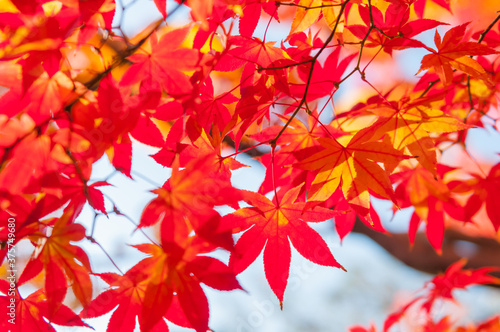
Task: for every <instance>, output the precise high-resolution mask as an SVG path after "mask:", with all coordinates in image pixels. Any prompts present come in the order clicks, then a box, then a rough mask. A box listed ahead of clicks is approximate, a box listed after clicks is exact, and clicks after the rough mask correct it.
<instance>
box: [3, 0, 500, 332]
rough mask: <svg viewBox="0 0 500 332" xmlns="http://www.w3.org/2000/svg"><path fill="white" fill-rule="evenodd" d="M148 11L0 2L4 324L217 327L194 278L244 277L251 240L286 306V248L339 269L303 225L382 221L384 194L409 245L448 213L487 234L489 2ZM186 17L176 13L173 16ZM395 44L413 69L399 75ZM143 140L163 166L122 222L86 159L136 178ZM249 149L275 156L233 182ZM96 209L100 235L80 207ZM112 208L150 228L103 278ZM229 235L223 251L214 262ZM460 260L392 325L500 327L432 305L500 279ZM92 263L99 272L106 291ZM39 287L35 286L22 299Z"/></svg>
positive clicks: (331, 2) (496, 168)
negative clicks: (255, 179)
mask: <svg viewBox="0 0 500 332" xmlns="http://www.w3.org/2000/svg"><path fill="white" fill-rule="evenodd" d="M154 4H155V5H156V7H157V10H158V12H157V13H155V14H156V15H157V16H156V17H158V18H159V19H158V20H157V21H154V19H152V21H151V22H150V24H149V26H147V27H146V28H145V29H144V30H143V31H140V32H139V33H138V34H137V35H134V36H129V35H127V34H125V33H124V32H123V29H122V28H124V26H125V24H126V21H125V20H124V18H123V15H121V17H118V14H117V9H119V10H120V11H121V12H124V11H126V9H127V8H126V7H127V6H126V4H122V3H121V2H120V1H116V3H115V1H114V0H87V1H83V0H59V1H45V0H29V1H26V0H3V1H0V158H1V161H0V206H1V211H0V216H1V217H0V220H1V221H0V241H1V244H2V247H1V248H2V250H1V251H0V255H1V260H2V262H3V264H4V265H3V266H4V268H5V269H3V270H2V273H3V275H4V276H6V277H7V276H9V275H10V272H9V267H11V269H10V270H12V267H13V266H14V263H16V264H20V262H21V260H20V258H21V257H17V258H13V257H14V256H12V254H13V253H14V252H16V249H15V248H17V244H18V243H19V242H21V241H24V242H28V241H30V243H31V247H30V248H31V255H29V256H28V257H25V261H24V263H23V264H22V266H21V265H19V266H17V271H16V273H14V275H15V278H12V279H5V280H1V282H0V291H1V292H2V293H3V294H4V295H2V296H1V297H0V303H1V305H2V308H6V307H7V306H8V305H9V304H10V303H11V302H12V303H15V308H16V309H15V312H16V317H15V324H12V322H9V319H11V317H9V316H6V315H3V316H2V317H1V318H0V322H1V323H0V324H1V325H0V326H1V327H2V330H7V329H10V330H12V331H53V327H52V325H53V324H56V325H63V326H87V327H90V326H89V325H87V323H86V321H85V319H87V318H93V317H98V316H101V315H104V314H106V313H109V312H111V311H113V310H114V312H113V314H112V315H111V319H110V321H109V325H108V329H107V331H110V332H114V331H120V332H122V331H133V330H134V327H135V325H136V319H137V320H138V323H139V326H140V330H141V331H143V332H147V331H167V330H168V327H167V323H166V321H169V322H171V323H173V324H176V325H179V326H183V327H187V328H192V329H194V330H195V331H197V332H202V331H207V330H208V329H209V304H208V301H207V297H206V295H205V292H204V290H203V288H202V287H201V284H204V285H207V286H209V287H211V288H214V289H216V290H221V291H230V290H235V289H241V286H240V284H239V282H238V280H237V275H238V274H239V273H241V272H242V271H244V270H246V269H247V268H248V266H249V265H250V264H252V263H253V262H254V261H255V260H256V258H257V257H258V256H259V255H260V254H261V253H263V261H264V271H265V277H266V279H267V282H268V284H269V287H270V288H271V289H272V291H273V292H274V293H275V295H276V298H277V300H276V303H277V304H279V305H281V306H282V307H283V304H284V303H285V304H286V298H285V296H284V295H285V293H286V286H287V280H288V276H289V270H290V261H291V247H292V246H293V248H295V249H296V250H297V251H298V253H299V254H300V255H302V256H303V257H305V258H306V259H308V260H310V261H312V262H314V263H316V264H320V265H324V266H330V267H332V268H336V269H343V270H344V267H343V266H346V265H347V264H348V262H337V260H336V259H335V252H333V253H332V252H331V251H330V249H329V248H328V246H327V244H326V242H325V240H324V239H323V237H322V236H321V235H320V234H319V233H318V232H316V231H315V230H314V229H313V228H311V227H310V225H309V223H319V222H323V221H327V220H330V219H332V218H334V221H335V227H336V230H337V232H338V234H339V236H340V237H341V238H344V237H345V236H347V235H348V234H349V233H350V232H351V230H352V228H353V226H354V223H355V222H356V220H358V221H357V222H363V223H364V224H365V225H366V226H368V227H370V228H371V229H372V230H373V231H374V232H387V231H386V230H385V228H384V226H383V224H382V222H381V220H380V219H381V218H380V216H379V215H378V213H377V211H376V209H375V208H374V207H373V205H372V201H373V198H374V197H375V198H377V199H382V200H386V201H388V202H390V203H391V204H392V206H393V211H394V212H396V211H398V210H401V209H406V208H409V209H411V211H412V215H411V219H410V221H409V228H408V236H409V239H410V240H409V242H410V243H413V242H414V241H415V237H416V235H417V233H418V232H420V231H422V230H423V231H424V232H425V234H426V237H427V239H428V242H429V243H430V244H431V245H432V247H433V248H434V250H435V251H436V252H438V253H440V252H441V248H442V243H443V238H444V236H445V230H446V229H448V228H452V229H454V230H458V231H462V232H464V233H466V232H469V231H470V230H471V229H473V230H474V232H475V233H474V234H475V235H474V236H483V237H489V238H494V239H497V240H498V239H499V238H498V230H499V228H500V205H499V204H498V203H497V200H498V197H500V164H499V163H498V158H496V159H495V158H492V159H491V160H492V161H491V162H490V163H486V162H478V161H477V160H476V159H475V157H474V156H473V151H471V148H470V147H469V145H468V142H469V141H468V137H469V136H470V135H473V133H472V131H474V130H486V128H487V129H488V130H490V131H498V130H500V113H499V110H498V101H499V97H500V91H499V89H500V57H499V51H500V25H499V23H498V21H499V20H500V15H499V16H496V15H497V10H498V9H500V8H497V7H498V4H497V3H496V2H495V1H484V3H481V4H479V2H477V1H476V2H474V1H455V0H379V1H376V0H283V1H270V0H268V1H264V0H210V1H201V0H187V1H180V0H176V1H172V2H168V3H167V1H165V0H154ZM479 7H481V8H479ZM182 8H184V11H182ZM185 9H188V10H187V11H186V10H185ZM182 12H184V13H186V12H189V16H187V17H184V18H183V19H184V23H185V24H184V25H173V24H171V23H170V19H171V18H174V17H177V16H180V15H183V14H182ZM271 30H272V32H271ZM271 34H272V36H273V37H270V35H271ZM276 35H280V37H275V36H276ZM432 37H433V39H432ZM415 54H416V55H415ZM401 56H406V57H407V58H405V59H406V61H408V62H409V63H416V67H415V71H413V72H411V73H408V72H407V73H402V72H403V69H402V68H401V67H397V66H398V65H397V63H396V59H399V57H401ZM139 144H145V145H148V146H150V147H153V148H156V152H155V153H154V154H152V155H151V156H150V158H152V159H153V160H154V161H155V162H156V163H158V164H159V165H161V166H163V167H165V168H168V169H170V170H171V176H170V177H169V178H168V180H167V181H166V182H165V183H164V184H163V185H162V186H161V187H158V188H156V189H154V190H153V191H152V193H153V194H154V195H155V197H154V198H153V199H152V200H151V201H150V202H149V203H148V204H147V205H146V206H145V207H144V210H143V211H142V216H141V218H140V220H135V221H134V220H132V219H131V218H130V217H128V216H125V215H124V214H123V213H122V212H121V211H120V210H119V209H118V208H117V206H116V205H115V203H114V202H113V200H112V199H111V198H110V197H107V196H106V195H103V192H102V188H105V187H108V186H110V183H108V181H107V180H102V179H95V178H94V177H93V176H92V171H93V165H94V163H96V162H97V161H98V160H100V159H101V158H107V159H108V160H109V162H110V163H111V164H112V165H113V167H114V168H115V170H116V172H120V173H121V174H123V175H125V176H126V177H128V178H130V179H132V180H133V179H134V177H136V176H140V174H134V173H133V172H132V156H133V154H134V149H135V148H136V147H137V145H139ZM243 153H244V154H248V155H251V156H253V157H254V158H255V159H256V160H257V161H258V162H259V163H261V164H262V165H263V166H264V167H265V169H266V174H265V179H264V181H263V183H262V184H261V185H260V188H259V189H258V191H257V192H253V191H248V190H244V188H235V187H234V186H233V185H232V182H231V179H232V174H233V171H235V170H237V169H239V168H242V167H249V166H248V165H245V164H244V163H242V162H240V160H238V156H239V155H240V154H243ZM138 172H139V173H140V170H138ZM86 204H88V205H89V206H90V207H91V208H92V209H93V210H94V211H95V216H96V217H95V218H94V221H93V222H94V224H93V226H92V227H91V228H86V227H84V226H83V225H82V224H81V223H80V222H79V216H81V214H80V213H81V211H82V209H83V208H84V206H85V205H86ZM220 206H227V207H230V208H232V211H233V212H232V213H228V214H221V213H220V209H219V207H220ZM110 214H115V215H118V216H121V217H123V219H124V220H126V221H125V222H133V223H135V226H136V229H137V231H144V229H150V230H153V231H152V232H151V233H150V234H154V237H152V238H151V239H150V240H151V241H150V242H148V243H142V244H135V245H134V248H135V249H137V250H138V251H140V252H142V253H144V254H145V256H146V258H144V259H142V260H140V261H138V262H136V264H135V265H134V266H133V267H132V268H130V269H129V270H127V271H121V270H119V269H118V271H116V270H113V271H114V272H111V271H109V272H105V273H94V272H93V267H92V265H91V264H90V261H89V257H88V255H87V253H86V252H85V251H84V250H83V249H82V248H81V247H80V244H81V243H82V241H88V242H90V243H94V244H96V245H97V246H100V244H99V243H98V242H97V241H96V240H95V238H94V225H95V223H96V222H97V221H98V220H99V222H100V220H101V219H99V218H98V217H100V216H108V215H110ZM12 220H15V222H14V221H12ZM238 233H240V236H239V237H237V240H236V241H235V238H236V237H233V235H234V234H238ZM124 242H126V239H124ZM100 247H101V248H102V246H100ZM102 249H103V248H102ZM221 249H222V250H225V251H227V252H229V253H230V259H229V263H228V264H227V265H226V264H225V263H223V262H222V261H220V260H218V259H216V258H213V257H212V256H210V253H213V252H214V251H216V250H221ZM103 250H104V249H103ZM16 253H17V252H16ZM103 255H107V256H108V258H110V259H111V261H112V258H111V257H110V256H109V255H108V254H107V253H106V252H105V251H103ZM16 259H17V261H16ZM341 263H342V264H343V265H341ZM465 264H466V262H465V261H463V260H461V261H459V262H457V263H455V264H453V265H452V266H451V267H450V268H449V269H448V270H447V271H446V272H444V274H441V275H439V276H437V277H435V278H434V279H433V280H432V281H431V282H430V283H429V284H428V285H426V287H425V292H424V293H423V294H422V295H421V296H418V297H416V298H415V299H414V300H413V301H411V302H409V303H408V304H407V305H406V306H404V307H403V308H401V309H400V310H399V311H398V312H396V313H394V314H392V315H390V316H389V317H388V318H387V320H386V322H385V326H384V327H383V330H384V331H385V330H389V329H390V328H392V327H394V326H397V324H398V322H399V320H400V318H401V317H402V316H403V315H405V314H407V313H408V312H410V311H411V310H409V308H415V307H417V308H418V310H417V311H419V310H420V312H422V313H423V314H424V317H425V319H424V320H423V321H422V328H425V330H426V331H452V330H453V331H464V332H466V331H499V330H500V319H499V318H498V317H492V318H491V319H490V320H488V321H486V322H483V323H478V325H477V326H467V327H459V326H456V325H454V322H453V321H451V320H450V319H449V318H448V317H447V316H444V317H442V318H441V319H440V320H439V321H436V320H435V317H432V316H431V315H430V313H431V308H432V306H433V305H434V303H435V302H436V301H440V300H451V299H452V298H453V295H452V291H453V290H454V289H460V288H465V287H467V286H469V285H472V284H498V283H499V279H497V278H495V277H493V276H491V274H490V273H491V272H495V271H498V268H495V267H483V268H481V269H478V270H472V269H467V268H465ZM347 270H348V268H347ZM117 272H118V273H117ZM347 273H349V272H347ZM98 278H99V279H101V281H103V282H105V283H106V284H108V285H109V287H108V288H107V289H106V290H104V291H102V292H101V293H98V294H96V292H95V290H96V288H95V283H96V280H97V279H98ZM7 280H9V281H7ZM29 285H36V286H35V287H38V289H37V290H36V291H34V292H32V293H31V294H29V295H25V296H21V293H22V294H26V293H25V292H23V291H21V292H20V291H19V289H21V290H22V289H23V287H25V286H29ZM71 296H73V297H74V298H76V300H77V302H78V304H77V305H75V304H74V303H73V305H70V304H69V303H68V301H67V300H68V298H70V297H71ZM2 310H3V309H2ZM284 310H286V306H285V308H284ZM411 312H415V310H413V311H411ZM375 330H376V327H374V326H372V327H371V328H366V327H362V326H355V327H352V329H351V331H352V332H360V331H375ZM422 330H423V329H422Z"/></svg>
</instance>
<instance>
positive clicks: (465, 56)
mask: <svg viewBox="0 0 500 332" xmlns="http://www.w3.org/2000/svg"><path fill="white" fill-rule="evenodd" d="M467 25H469V23H465V24H462V25H459V26H456V27H453V28H451V29H450V30H448V32H446V34H445V35H444V37H443V40H441V36H440V35H439V32H437V30H436V33H435V35H434V42H435V43H436V47H437V51H435V50H433V49H431V48H427V49H428V50H429V51H431V52H432V54H427V55H425V56H424V57H423V59H422V64H421V66H420V70H419V71H418V72H421V71H423V70H426V69H429V68H433V69H434V71H435V72H436V74H438V75H439V79H440V80H441V82H443V84H444V85H449V84H450V83H451V81H452V79H453V69H456V70H460V71H462V72H464V73H466V74H468V75H470V76H472V77H476V78H479V79H482V80H484V81H486V82H490V80H491V79H490V78H489V76H488V74H487V73H486V71H485V70H484V68H483V67H482V66H481V65H480V64H479V63H478V62H477V61H476V60H474V59H472V58H471V56H475V55H488V54H498V52H497V51H495V50H494V49H492V48H490V47H488V46H485V45H482V44H479V43H475V42H468V41H463V38H464V35H465V29H466V28H467ZM417 74H418V73H417Z"/></svg>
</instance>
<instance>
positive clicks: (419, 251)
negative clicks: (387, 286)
mask: <svg viewBox="0 0 500 332" xmlns="http://www.w3.org/2000/svg"><path fill="white" fill-rule="evenodd" d="M352 231H353V232H356V233H360V234H364V235H366V236H367V237H369V238H370V239H372V240H373V241H374V242H376V243H377V244H378V245H379V246H381V247H382V248H384V249H385V250H386V251H387V252H388V253H389V254H391V255H392V256H393V257H395V258H397V259H398V260H400V261H401V262H403V263H404V264H406V265H408V266H410V267H412V268H414V269H416V270H419V271H423V272H427V273H431V274H437V273H440V272H444V270H446V268H447V267H448V266H450V265H451V264H452V263H455V262H456V261H458V260H459V259H460V258H463V257H465V258H467V268H472V269H478V268H482V267H486V266H496V267H500V243H498V242H497V241H495V240H494V239H489V238H484V237H474V236H469V235H467V234H464V233H460V232H457V231H455V230H451V229H448V230H446V231H445V234H444V240H443V245H442V253H441V255H439V254H437V253H436V251H435V250H434V248H433V247H432V246H431V245H430V244H429V241H428V240H427V237H426V236H425V234H424V233H417V235H416V237H415V243H414V245H413V246H412V245H410V241H409V238H408V234H406V233H393V234H384V233H380V232H377V231H374V230H372V229H370V228H368V227H367V226H365V225H364V224H363V223H362V222H361V221H359V220H356V223H355V224H354V228H353V230H352ZM492 275H495V276H497V277H500V273H498V272H497V273H492Z"/></svg>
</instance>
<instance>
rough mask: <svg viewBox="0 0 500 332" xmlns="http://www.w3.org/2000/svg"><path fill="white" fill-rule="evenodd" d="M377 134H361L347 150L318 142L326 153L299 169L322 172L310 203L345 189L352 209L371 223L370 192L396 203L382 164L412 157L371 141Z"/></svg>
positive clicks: (332, 140)
mask: <svg viewBox="0 0 500 332" xmlns="http://www.w3.org/2000/svg"><path fill="white" fill-rule="evenodd" d="M373 133H374V132H373V129H372V128H367V129H363V130H360V131H359V132H358V133H357V134H356V135H354V136H353V137H352V138H351V139H350V141H349V143H347V145H346V146H344V145H342V144H340V143H339V142H338V141H337V140H336V139H335V138H324V137H320V138H318V142H319V143H320V144H321V145H322V146H323V148H324V149H323V150H322V151H320V152H317V153H315V154H314V155H312V156H310V157H308V158H306V159H304V160H303V161H301V162H300V163H297V164H296V165H295V167H299V168H302V169H306V170H311V171H319V173H318V174H317V175H316V177H315V179H314V181H313V182H312V185H311V188H310V193H309V200H313V201H324V200H326V199H328V198H329V197H330V196H331V195H332V194H333V193H334V192H335V190H337V188H338V187H339V186H341V187H342V192H343V193H344V197H345V199H346V200H347V201H348V202H349V204H350V205H351V207H352V208H353V209H354V210H355V211H356V212H358V213H359V214H360V215H362V216H366V218H367V219H368V220H370V219H369V209H370V198H369V192H368V190H371V191H372V192H374V193H376V194H378V195H380V196H382V197H385V198H389V199H391V200H392V201H393V202H396V200H395V197H394V190H393V189H392V184H391V181H390V180H389V176H388V174H387V172H386V171H385V170H384V169H383V168H382V167H381V166H380V165H379V163H388V164H397V163H399V162H400V161H401V160H403V159H408V158H410V156H406V155H404V154H403V153H402V152H401V151H398V150H396V149H395V148H394V147H392V146H391V145H390V144H388V143H386V142H373V141H369V140H368V139H369V138H370V137H371V136H372V135H373Z"/></svg>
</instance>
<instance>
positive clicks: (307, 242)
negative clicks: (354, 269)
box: [223, 187, 343, 304]
mask: <svg viewBox="0 0 500 332" xmlns="http://www.w3.org/2000/svg"><path fill="white" fill-rule="evenodd" d="M299 191H300V187H297V188H294V189H291V190H289V191H288V192H287V193H285V194H284V195H283V197H282V198H281V199H280V200H279V201H278V200H277V199H275V200H274V202H271V201H270V200H269V199H268V198H267V197H265V196H263V195H261V194H259V193H254V192H250V191H244V196H243V200H244V201H245V202H247V203H248V204H250V205H252V207H246V208H243V209H240V210H237V211H236V212H234V213H232V214H229V215H226V216H224V217H223V222H225V223H227V224H228V225H229V227H230V228H233V229H234V232H241V231H245V232H244V233H243V235H242V236H241V237H240V238H239V240H238V242H237V243H236V245H235V247H234V251H233V252H232V253H231V257H230V259H229V266H230V267H231V268H233V269H234V271H235V272H236V273H241V272H242V271H244V270H245V269H246V268H247V267H248V266H249V265H250V264H251V263H252V262H253V261H254V260H255V259H256V258H257V256H259V254H260V253H261V251H262V249H264V269H265V272H266V278H267V280H268V282H269V285H270V286H271V289H272V290H273V292H274V293H275V294H276V296H277V297H278V300H279V301H280V304H281V303H282V302H283V295H284V292H285V288H286V284H287V280H288V273H289V268H290V259H291V251H290V242H289V241H291V243H292V245H293V247H294V248H295V249H297V251H298V252H299V253H300V254H301V255H302V256H303V257H305V258H307V259H309V260H310V261H312V262H314V263H316V264H320V265H325V266H334V267H338V268H341V269H343V267H342V266H341V265H340V264H339V263H337V261H336V260H335V258H334V257H333V255H332V254H331V252H330V249H328V246H327V244H326V242H325V241H324V240H323V238H322V237H321V236H320V235H319V234H318V233H316V231H314V230H313V229H312V228H311V227H310V226H308V225H307V222H320V221H325V220H327V219H330V218H332V217H334V216H335V215H338V214H340V213H341V212H335V211H332V210H329V209H325V208H321V207H315V208H313V209H311V210H306V211H304V208H305V205H306V203H305V202H295V200H296V198H297V196H298V194H299Z"/></svg>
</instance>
